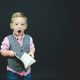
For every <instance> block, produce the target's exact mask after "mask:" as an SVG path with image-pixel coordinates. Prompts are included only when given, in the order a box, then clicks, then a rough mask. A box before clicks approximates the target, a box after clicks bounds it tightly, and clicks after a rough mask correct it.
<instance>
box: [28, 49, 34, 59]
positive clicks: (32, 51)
mask: <svg viewBox="0 0 80 80" xmlns="http://www.w3.org/2000/svg"><path fill="white" fill-rule="evenodd" d="M34 53H35V48H32V49H31V51H30V52H29V55H30V56H32V57H33V58H34Z"/></svg>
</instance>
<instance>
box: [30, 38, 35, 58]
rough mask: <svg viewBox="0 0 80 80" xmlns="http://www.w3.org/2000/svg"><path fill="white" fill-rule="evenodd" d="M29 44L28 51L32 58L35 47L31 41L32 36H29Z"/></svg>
mask: <svg viewBox="0 0 80 80" xmlns="http://www.w3.org/2000/svg"><path fill="white" fill-rule="evenodd" d="M29 46H30V52H29V55H30V56H32V57H33V58H34V53H35V47H34V43H33V39H32V37H30V43H29Z"/></svg>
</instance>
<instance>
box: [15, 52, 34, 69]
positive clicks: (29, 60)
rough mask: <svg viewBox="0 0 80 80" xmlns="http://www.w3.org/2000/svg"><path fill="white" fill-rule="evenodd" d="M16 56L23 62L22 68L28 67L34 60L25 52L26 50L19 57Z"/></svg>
mask: <svg viewBox="0 0 80 80" xmlns="http://www.w3.org/2000/svg"><path fill="white" fill-rule="evenodd" d="M16 57H17V58H18V59H19V60H20V61H22V62H23V64H24V68H25V69H27V68H28V67H30V66H31V65H32V64H34V63H35V62H36V60H35V59H34V58H32V57H31V56H30V55H29V54H27V53H26V52H24V54H23V55H22V56H21V57H19V56H17V55H16Z"/></svg>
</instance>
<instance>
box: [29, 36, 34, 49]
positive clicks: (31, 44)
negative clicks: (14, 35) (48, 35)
mask: <svg viewBox="0 0 80 80" xmlns="http://www.w3.org/2000/svg"><path fill="white" fill-rule="evenodd" d="M29 45H30V50H31V49H32V48H34V47H35V46H34V43H33V39H32V37H30V43H29Z"/></svg>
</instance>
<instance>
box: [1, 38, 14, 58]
mask: <svg viewBox="0 0 80 80" xmlns="http://www.w3.org/2000/svg"><path fill="white" fill-rule="evenodd" d="M9 48H10V44H9V40H8V38H7V37H5V38H4V40H3V41H2V44H1V51H0V53H1V55H2V56H10V57H12V56H15V52H13V51H11V50H9Z"/></svg>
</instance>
